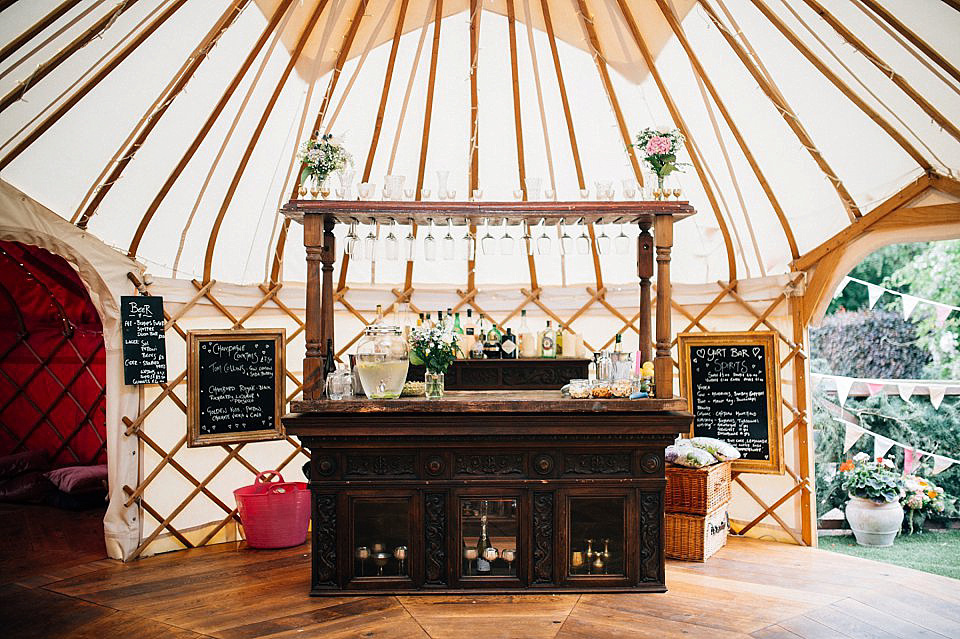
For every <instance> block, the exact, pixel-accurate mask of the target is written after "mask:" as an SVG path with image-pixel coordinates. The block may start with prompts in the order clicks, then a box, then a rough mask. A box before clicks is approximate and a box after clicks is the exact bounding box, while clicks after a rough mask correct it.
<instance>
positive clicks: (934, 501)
mask: <svg viewBox="0 0 960 639" xmlns="http://www.w3.org/2000/svg"><path fill="white" fill-rule="evenodd" d="M903 482H904V486H905V489H906V492H905V493H904V495H903V497H902V498H901V499H900V503H901V504H902V505H903V509H904V512H905V513H906V514H907V517H906V521H907V526H908V529H909V532H910V534H911V535H912V534H913V533H914V532H920V531H921V530H922V529H923V522H924V520H925V519H926V518H927V517H928V516H929V515H931V514H937V515H942V514H944V513H945V511H947V510H950V509H951V506H952V504H951V501H952V500H949V499H948V497H947V495H946V493H945V492H944V490H943V488H941V487H940V486H937V485H936V484H934V483H933V482H932V481H930V480H929V479H925V478H923V477H920V476H919V475H904V476H903ZM914 524H916V530H915V529H914Z"/></svg>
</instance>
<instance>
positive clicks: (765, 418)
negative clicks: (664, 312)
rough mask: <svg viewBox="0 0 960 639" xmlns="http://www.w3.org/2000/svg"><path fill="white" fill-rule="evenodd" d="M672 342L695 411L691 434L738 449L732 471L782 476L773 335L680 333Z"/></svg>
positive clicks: (777, 368) (777, 366) (683, 385)
mask: <svg viewBox="0 0 960 639" xmlns="http://www.w3.org/2000/svg"><path fill="white" fill-rule="evenodd" d="M677 343H678V346H679V357H680V388H681V389H682V391H683V394H684V396H685V397H686V398H687V403H688V406H689V410H690V412H691V413H693V415H694V419H693V422H692V425H691V427H690V428H691V436H707V437H716V438H718V439H723V440H726V441H728V442H729V443H730V444H732V445H734V446H737V447H738V448H741V449H742V450H741V454H743V455H744V457H743V458H741V459H739V460H737V461H735V462H733V470H734V471H739V472H747V473H766V474H779V475H782V474H783V472H784V460H783V426H782V422H781V420H780V354H779V348H778V344H777V335H776V333H774V332H772V331H749V332H727V333H720V332H717V333H712V332H708V333H681V334H680V335H678V336H677ZM708 358H709V359H708ZM695 386H696V387H695ZM698 415H699V419H698ZM751 424H752V425H751Z"/></svg>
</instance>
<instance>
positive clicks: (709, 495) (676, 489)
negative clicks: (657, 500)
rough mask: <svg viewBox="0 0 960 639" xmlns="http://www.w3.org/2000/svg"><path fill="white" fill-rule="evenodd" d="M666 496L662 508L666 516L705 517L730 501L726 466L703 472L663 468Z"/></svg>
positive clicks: (712, 467)
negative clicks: (668, 514) (679, 514)
mask: <svg viewBox="0 0 960 639" xmlns="http://www.w3.org/2000/svg"><path fill="white" fill-rule="evenodd" d="M666 475H667V493H666V498H665V501H664V508H665V510H666V511H667V512H668V513H685V514H687V515H706V514H707V513H710V512H713V511H714V510H716V509H717V508H718V507H719V506H722V505H723V504H725V503H727V502H728V501H730V462H728V461H725V462H720V463H719V464H712V465H710V466H705V467H703V468H686V467H684V466H674V465H673V464H667V467H666Z"/></svg>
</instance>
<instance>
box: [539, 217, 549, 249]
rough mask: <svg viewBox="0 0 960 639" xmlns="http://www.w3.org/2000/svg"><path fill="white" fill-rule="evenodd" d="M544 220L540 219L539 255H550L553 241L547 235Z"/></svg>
mask: <svg viewBox="0 0 960 639" xmlns="http://www.w3.org/2000/svg"><path fill="white" fill-rule="evenodd" d="M543 222H544V220H543V218H540V237H538V238H537V253H538V254H540V255H550V248H551V245H552V244H553V241H552V240H551V239H550V236H549V235H547V229H546V227H545V226H544V225H543Z"/></svg>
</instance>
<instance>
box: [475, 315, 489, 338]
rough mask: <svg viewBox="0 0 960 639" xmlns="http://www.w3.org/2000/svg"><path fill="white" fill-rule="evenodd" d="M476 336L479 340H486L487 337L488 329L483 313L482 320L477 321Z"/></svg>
mask: <svg viewBox="0 0 960 639" xmlns="http://www.w3.org/2000/svg"><path fill="white" fill-rule="evenodd" d="M476 335H477V339H478V340H481V341H483V340H485V339H486V337H487V328H486V327H485V326H484V325H483V313H480V319H479V320H478V321H477V330H476Z"/></svg>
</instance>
